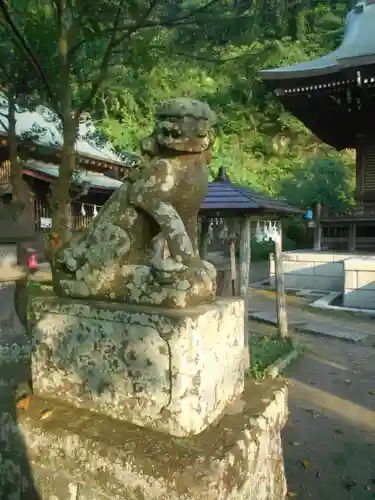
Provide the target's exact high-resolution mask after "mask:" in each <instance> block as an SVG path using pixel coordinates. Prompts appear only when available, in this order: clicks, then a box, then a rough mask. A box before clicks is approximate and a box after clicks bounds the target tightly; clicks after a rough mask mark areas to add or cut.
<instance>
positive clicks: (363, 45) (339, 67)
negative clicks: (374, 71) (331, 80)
mask: <svg viewBox="0 0 375 500" xmlns="http://www.w3.org/2000/svg"><path fill="white" fill-rule="evenodd" d="M374 26H375V3H373V2H372V3H370V2H369V1H367V2H366V1H365V2H358V4H357V5H356V6H355V7H354V9H352V10H351V11H350V12H349V14H348V15H347V18H346V30H345V35H344V39H343V41H342V43H341V45H340V46H339V47H338V49H336V50H335V51H333V52H331V53H330V54H326V55H324V56H322V57H318V58H317V59H314V60H312V61H308V62H303V63H300V64H295V65H292V66H285V67H281V68H273V69H266V70H263V71H261V72H260V73H259V74H260V77H261V78H262V79H263V80H274V81H279V82H280V84H281V82H282V81H283V80H289V79H292V78H294V79H296V78H301V79H302V78H303V79H305V78H311V77H316V76H321V75H328V74H332V73H339V72H341V71H343V70H347V69H348V68H358V69H359V68H360V67H361V66H368V65H370V64H374V63H375V29H374Z"/></svg>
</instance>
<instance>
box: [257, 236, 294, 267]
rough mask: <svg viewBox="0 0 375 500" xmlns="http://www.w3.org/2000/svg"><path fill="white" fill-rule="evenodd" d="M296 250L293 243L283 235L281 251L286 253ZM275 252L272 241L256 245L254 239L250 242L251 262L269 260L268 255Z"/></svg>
mask: <svg viewBox="0 0 375 500" xmlns="http://www.w3.org/2000/svg"><path fill="white" fill-rule="evenodd" d="M296 248H297V246H296V243H295V241H293V240H292V239H290V238H288V237H287V236H286V235H285V234H284V235H283V250H285V251H286V252H288V251H292V250H295V249H296ZM274 251H275V244H274V243H273V242H272V241H264V242H263V241H262V242H260V243H258V242H257V241H256V240H255V239H252V240H251V260H252V261H261V260H269V257H270V254H271V253H273V252H274Z"/></svg>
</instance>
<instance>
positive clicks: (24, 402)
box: [16, 396, 30, 410]
mask: <svg viewBox="0 0 375 500" xmlns="http://www.w3.org/2000/svg"><path fill="white" fill-rule="evenodd" d="M29 404H30V397H29V396H25V397H23V398H21V399H19V400H18V401H17V403H16V408H17V409H18V410H27V409H28V407H29Z"/></svg>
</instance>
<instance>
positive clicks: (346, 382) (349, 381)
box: [344, 380, 352, 384]
mask: <svg viewBox="0 0 375 500" xmlns="http://www.w3.org/2000/svg"><path fill="white" fill-rule="evenodd" d="M344 382H345V384H351V383H352V381H351V380H344Z"/></svg>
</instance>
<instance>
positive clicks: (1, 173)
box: [0, 160, 10, 186]
mask: <svg viewBox="0 0 375 500" xmlns="http://www.w3.org/2000/svg"><path fill="white" fill-rule="evenodd" d="M9 183H10V162H9V161H8V160H7V161H4V162H3V163H2V164H1V165H0V186H2V185H4V184H9Z"/></svg>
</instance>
